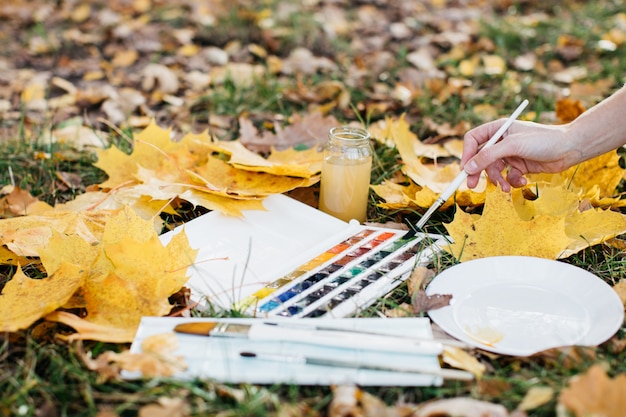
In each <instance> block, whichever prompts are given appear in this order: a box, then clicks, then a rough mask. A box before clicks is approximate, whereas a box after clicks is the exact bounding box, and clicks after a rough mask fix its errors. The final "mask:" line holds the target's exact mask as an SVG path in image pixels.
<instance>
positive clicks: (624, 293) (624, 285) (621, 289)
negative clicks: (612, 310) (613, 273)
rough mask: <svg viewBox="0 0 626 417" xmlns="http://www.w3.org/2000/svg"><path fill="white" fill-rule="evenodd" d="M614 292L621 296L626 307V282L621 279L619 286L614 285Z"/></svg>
mask: <svg viewBox="0 0 626 417" xmlns="http://www.w3.org/2000/svg"><path fill="white" fill-rule="evenodd" d="M613 290H615V292H616V293H617V295H619V298H620V300H622V303H623V304H624V305H626V280H625V279H621V280H620V281H619V282H618V283H617V284H615V285H613Z"/></svg>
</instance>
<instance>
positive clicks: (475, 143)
mask: <svg viewBox="0 0 626 417" xmlns="http://www.w3.org/2000/svg"><path fill="white" fill-rule="evenodd" d="M504 122H505V119H500V120H496V121H493V122H489V123H485V124H483V125H480V126H478V127H475V128H474V129H471V130H469V131H468V132H467V133H466V134H465V136H464V138H463V155H462V156H461V169H464V167H465V164H466V163H467V162H468V161H469V160H471V159H472V158H473V157H474V156H475V155H476V154H477V153H478V151H479V149H480V147H481V146H482V145H483V144H484V143H485V142H487V141H488V140H489V138H490V137H491V136H493V134H494V133H496V131H497V130H498V129H499V128H500V126H502V124H503V123H504ZM466 171H467V170H466Z"/></svg>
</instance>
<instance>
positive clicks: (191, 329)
mask: <svg viewBox="0 0 626 417" xmlns="http://www.w3.org/2000/svg"><path fill="white" fill-rule="evenodd" d="M215 326H217V323H215V322H204V321H203V322H196V323H183V324H179V325H177V326H176V327H174V331H175V332H178V333H188V334H197V335H203V336H208V335H209V333H210V332H211V330H213V329H214V328H215Z"/></svg>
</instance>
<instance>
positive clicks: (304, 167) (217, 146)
mask: <svg viewBox="0 0 626 417" xmlns="http://www.w3.org/2000/svg"><path fill="white" fill-rule="evenodd" d="M209 146H210V147H211V148H212V149H213V151H215V152H220V153H224V154H226V155H228V157H229V159H228V163H229V164H231V165H232V166H233V167H236V168H239V169H242V170H246V171H256V172H266V173H268V174H275V175H285V176H291V177H301V178H310V177H312V176H313V175H315V174H317V173H319V172H320V171H321V168H322V160H323V157H324V154H323V152H320V151H319V150H318V149H316V148H310V149H308V150H302V151H296V150H295V149H293V148H288V149H284V150H280V151H279V150H273V151H272V153H271V154H270V155H269V156H268V157H267V158H263V157H262V156H261V155H259V154H258V153H255V152H252V151H250V150H249V149H248V148H246V147H245V146H244V145H243V144H242V143H241V141H239V140H233V141H223V140H213V141H212V142H210V145H209Z"/></svg>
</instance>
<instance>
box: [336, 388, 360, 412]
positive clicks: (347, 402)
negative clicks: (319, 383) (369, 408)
mask: <svg viewBox="0 0 626 417" xmlns="http://www.w3.org/2000/svg"><path fill="white" fill-rule="evenodd" d="M331 388H332V392H333V399H332V400H331V402H330V405H329V406H328V417H363V416H364V415H363V412H362V411H361V410H360V408H359V397H360V396H361V390H360V389H359V388H358V387H357V386H356V385H336V386H333V387H331Z"/></svg>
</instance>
